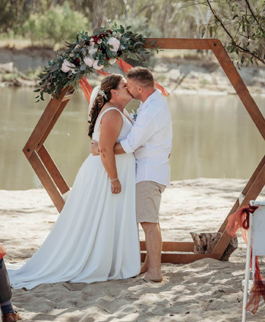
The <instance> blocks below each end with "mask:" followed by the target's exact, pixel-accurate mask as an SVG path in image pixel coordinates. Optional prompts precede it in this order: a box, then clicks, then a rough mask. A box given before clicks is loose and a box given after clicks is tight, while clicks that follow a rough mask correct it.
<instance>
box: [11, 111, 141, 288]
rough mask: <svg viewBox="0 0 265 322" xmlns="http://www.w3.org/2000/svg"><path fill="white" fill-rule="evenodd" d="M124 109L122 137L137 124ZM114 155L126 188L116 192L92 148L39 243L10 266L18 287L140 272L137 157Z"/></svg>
mask: <svg viewBox="0 0 265 322" xmlns="http://www.w3.org/2000/svg"><path fill="white" fill-rule="evenodd" d="M111 109H116V108H114V107H113V108H108V109H107V110H105V111H104V112H102V114H101V115H100V116H99V117H98V119H97V121H96V124H95V128H94V134H93V139H94V140H96V141H99V134H100V121H101V118H102V116H103V115H104V114H105V113H106V112H107V111H109V110H111ZM116 110H118V109H116ZM118 111H119V110H118ZM120 113H121V112H120ZM121 115H122V118H123V126H122V129H121V132H120V134H119V137H118V140H117V141H120V140H122V139H124V138H126V136H127V135H128V133H129V131H130V130H131V127H132V124H131V123H130V121H129V120H128V119H127V118H126V117H125V116H124V114H122V113H121ZM115 158H116V166H117V171H118V177H119V180H120V182H121V186H122V191H121V193H119V194H112V192H111V184H110V179H109V177H108V175H107V172H106V171H105V168H104V166H103V164H102V162H101V159H100V156H93V155H92V154H90V155H89V156H88V158H87V159H86V160H85V161H84V163H83V164H82V166H81V168H80V170H79V172H78V174H77V176H76V179H75V182H74V184H73V187H72V189H71V192H70V194H69V197H68V199H67V201H66V203H65V206H64V208H63V210H62V211H61V213H60V215H59V217H58V219H57V221H56V223H55V225H54V227H53V229H52V230H51V232H50V234H49V235H48V237H47V238H46V240H45V241H44V243H43V244H42V245H41V247H40V249H39V250H38V251H37V252H36V253H35V254H34V255H33V256H32V257H31V258H30V259H29V260H28V261H27V262H26V263H25V265H24V266H22V267H21V268H20V269H17V270H8V274H9V277H10V282H11V285H12V286H13V288H14V289H18V288H22V287H25V288H26V289H32V288H34V287H35V286H37V285H39V284H43V283H57V282H63V281H69V282H71V283H93V282H98V281H107V280H112V279H121V278H128V277H132V276H136V275H138V274H139V272H140V243H139V237H138V227H137V223H136V214H135V158H134V155H133V154H121V155H117V156H115Z"/></svg>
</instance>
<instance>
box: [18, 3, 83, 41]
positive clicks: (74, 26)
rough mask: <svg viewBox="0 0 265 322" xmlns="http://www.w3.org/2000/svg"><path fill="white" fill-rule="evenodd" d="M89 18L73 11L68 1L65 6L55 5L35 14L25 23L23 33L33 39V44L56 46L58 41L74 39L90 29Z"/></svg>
mask: <svg viewBox="0 0 265 322" xmlns="http://www.w3.org/2000/svg"><path fill="white" fill-rule="evenodd" d="M88 28H89V22H88V20H87V18H86V17H85V16H84V15H83V14H82V13H79V12H77V11H73V10H71V9H70V8H69V5H68V4H67V3H66V4H65V5H64V6H63V7H53V8H51V9H50V10H49V11H47V13H46V14H45V15H42V14H34V15H31V16H30V18H29V19H28V20H27V21H26V22H25V23H24V25H23V27H22V33H23V34H24V36H26V37H29V38H30V39H31V42H32V44H34V43H38V44H39V43H42V44H43V45H45V46H50V47H54V46H55V45H56V44H57V43H61V44H62V45H63V42H64V41H72V39H73V38H75V36H76V33H77V32H80V31H82V30H88Z"/></svg>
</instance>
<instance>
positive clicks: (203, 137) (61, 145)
mask: <svg viewBox="0 0 265 322" xmlns="http://www.w3.org/2000/svg"><path fill="white" fill-rule="evenodd" d="M34 94H35V93H33V91H32V89H29V88H18V89H16V88H0V189H5V190H24V189H31V188H39V187H42V185H41V183H40V181H39V179H38V177H37V176H36V174H35V172H34V171H33V169H32V168H31V166H30V164H29V162H28V161H27V159H26V158H25V156H24V154H23V152H22V149H23V147H24V145H25V143H26V142H27V140H28V138H29V136H30V134H31V132H32V130H33V129H34V127H35V125H36V123H37V121H38V120H39V118H40V116H41V114H42V112H43V110H44V109H45V107H46V105H47V103H48V100H49V98H48V97H46V100H45V102H41V103H37V104H36V103H34V96H35V95H34ZM254 99H255V101H256V103H257V105H258V106H259V108H260V110H261V111H262V113H263V115H265V97H262V96H255V97H254ZM167 101H168V103H169V106H170V109H171V115H172V122H173V135H174V138H173V149H172V154H171V157H170V166H171V180H183V179H194V178H201V177H204V178H241V179H248V178H249V177H250V176H251V174H252V173H253V171H254V169H255V168H256V166H257V165H258V163H259V162H260V160H261V158H262V157H263V155H264V151H265V143H264V140H263V139H262V137H261V135H260V133H259V132H258V130H257V128H256V127H255V125H254V123H253V121H252V120H251V118H250V116H249V115H248V113H247V111H246V110H245V108H244V106H243V105H242V103H241V102H240V100H239V98H238V96H236V95H229V96H227V95H203V96H202V95H187V94H185V95H184V94H182V95H171V96H169V97H168V98H167ZM138 106H139V102H136V101H132V102H131V103H130V104H129V106H128V110H129V111H130V110H131V109H137V107H138ZM87 107H88V104H87V102H86V100H85V98H84V96H83V94H82V92H81V91H79V92H78V93H76V94H74V96H73V97H72V98H71V100H70V102H69V103H68V105H67V106H66V108H65V110H64V112H63V113H62V115H61V117H60V118H59V120H58V122H57V123H56V125H55V127H54V129H53V130H52V132H51V134H50V135H49V137H48V139H47V141H46V144H45V145H46V147H47V149H48V151H49V152H50V154H51V156H52V157H53V159H54V161H55V162H56V164H57V165H58V167H59V169H60V171H61V173H62V174H63V176H64V178H65V179H66V181H67V183H68V184H69V185H70V186H72V184H73V181H74V178H75V176H76V174H77V171H78V169H79V168H80V166H81V164H82V163H83V161H84V160H85V159H86V157H87V156H88V154H89V145H90V140H89V138H88V136H87V128H88V123H87Z"/></svg>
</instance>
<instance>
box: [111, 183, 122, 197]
mask: <svg viewBox="0 0 265 322" xmlns="http://www.w3.org/2000/svg"><path fill="white" fill-rule="evenodd" d="M110 183H111V192H112V193H115V194H118V193H120V192H121V183H120V180H119V179H117V180H114V181H111V182H110Z"/></svg>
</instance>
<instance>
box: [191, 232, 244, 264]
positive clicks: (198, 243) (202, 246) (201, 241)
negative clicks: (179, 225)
mask: <svg viewBox="0 0 265 322" xmlns="http://www.w3.org/2000/svg"><path fill="white" fill-rule="evenodd" d="M190 234H191V237H192V239H193V241H194V253H195V254H211V253H212V251H213V249H214V247H215V246H216V244H217V243H218V241H219V239H220V238H221V237H222V235H223V234H222V233H221V232H217V233H200V234H196V233H190ZM237 247H238V242H237V237H235V238H233V239H232V240H231V242H230V243H229V244H228V246H227V248H226V250H225V252H224V254H223V256H222V257H221V259H220V260H221V261H228V259H229V257H230V255H231V254H232V253H233V252H234V251H235V250H236V249H237Z"/></svg>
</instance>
